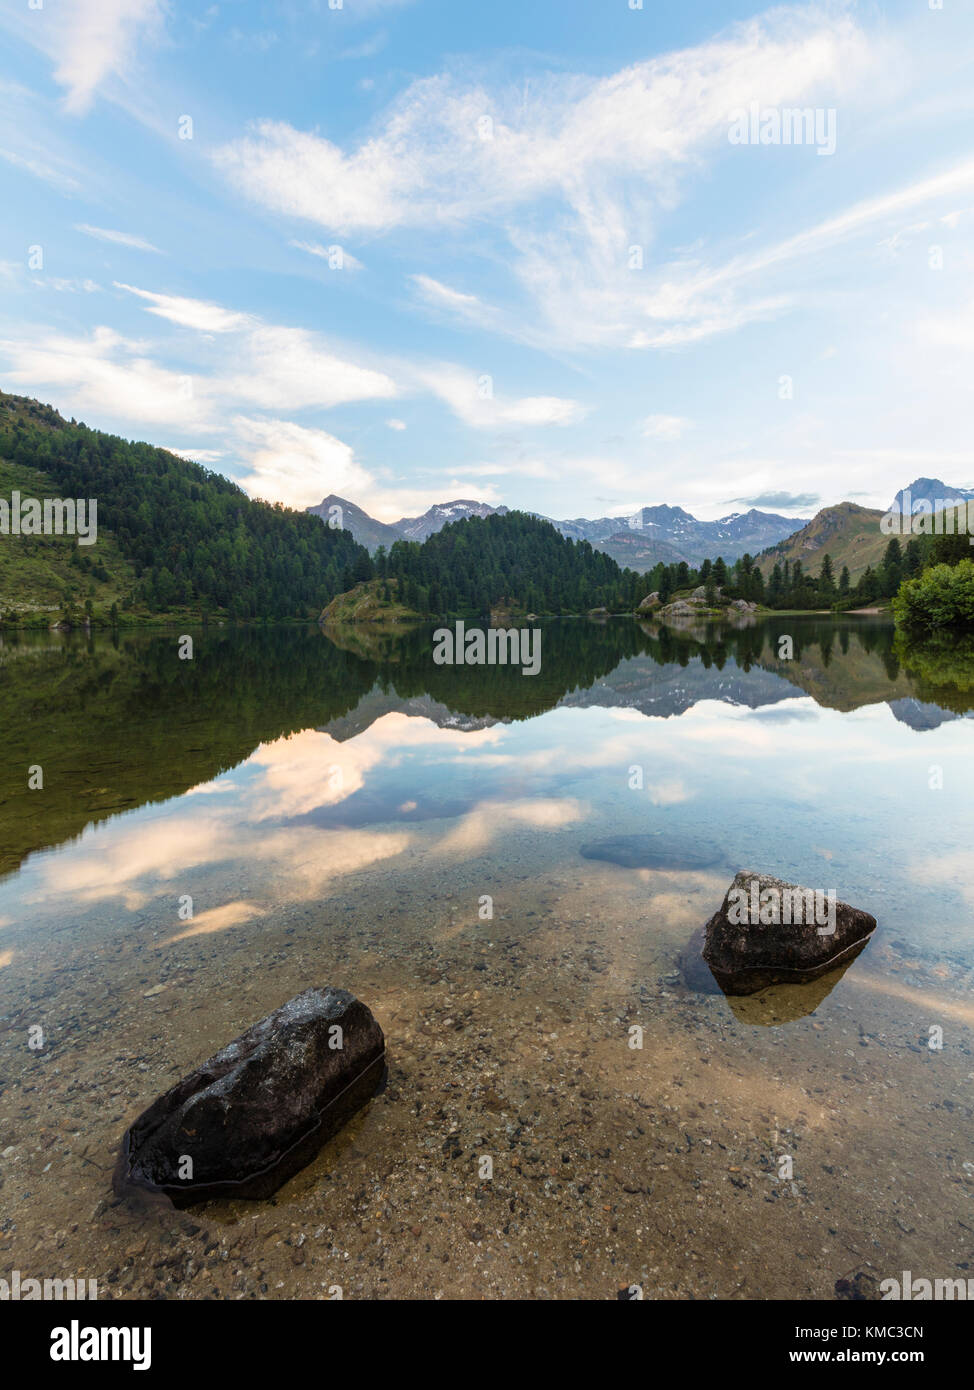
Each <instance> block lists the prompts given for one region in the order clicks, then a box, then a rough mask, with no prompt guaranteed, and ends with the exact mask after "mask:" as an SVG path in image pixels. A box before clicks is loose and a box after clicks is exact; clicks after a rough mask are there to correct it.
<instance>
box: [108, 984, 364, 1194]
mask: <svg viewBox="0 0 974 1390" xmlns="http://www.w3.org/2000/svg"><path fill="white" fill-rule="evenodd" d="M384 1075H385V1041H384V1039H383V1036H382V1029H381V1028H380V1027H379V1025H378V1024H377V1023H376V1021H375V1019H374V1018H373V1017H372V1014H371V1012H370V1011H369V1010H368V1009H367V1008H366V1006H365V1005H364V1004H362V1003H360V1002H359V1000H357V999H356V998H355V997H354V995H352V994H349V992H348V991H347V990H343V989H331V988H325V989H307V990H305V991H304V993H303V994H299V995H296V996H295V998H293V999H291V1000H289V1001H288V1002H287V1003H286V1004H284V1005H282V1007H281V1008H279V1009H277V1010H275V1012H274V1013H272V1014H269V1015H268V1016H267V1017H266V1018H264V1019H261V1021H260V1022H259V1023H255V1024H254V1025H253V1027H252V1028H249V1029H248V1030H247V1032H246V1033H243V1034H241V1036H240V1037H239V1038H237V1039H235V1040H234V1041H233V1042H232V1043H230V1044H229V1045H228V1046H227V1047H225V1048H223V1049H222V1051H220V1052H218V1053H216V1055H215V1056H213V1057H211V1058H210V1059H209V1061H206V1062H204V1063H203V1065H202V1066H201V1067H199V1068H197V1070H196V1071H194V1072H192V1073H191V1074H190V1075H189V1076H187V1077H184V1078H183V1080H182V1081H180V1082H178V1083H177V1084H176V1085H175V1086H173V1087H172V1089H171V1090H169V1091H167V1092H166V1093H165V1095H163V1096H160V1097H159V1099H158V1100H156V1101H155V1102H154V1103H153V1104H152V1105H150V1106H149V1108H148V1110H146V1111H145V1112H144V1113H143V1114H142V1115H140V1116H139V1118H138V1119H137V1120H136V1121H135V1123H134V1124H133V1125H132V1126H131V1127H130V1128H129V1129H128V1130H127V1132H126V1134H125V1137H124V1139H123V1141H122V1148H121V1152H120V1154H119V1158H118V1163H117V1165H116V1168H115V1175H114V1179H113V1186H114V1188H115V1192H116V1194H118V1195H119V1196H122V1195H125V1194H128V1193H131V1192H133V1191H143V1192H149V1193H163V1194H165V1195H166V1196H168V1197H169V1198H170V1199H171V1200H172V1202H173V1203H174V1204H175V1205H176V1206H178V1207H185V1206H189V1205H190V1204H192V1203H194V1202H201V1201H205V1200H206V1199H208V1198H211V1197H267V1196H269V1195H270V1194H271V1193H272V1192H275V1191H276V1190H277V1188H279V1187H280V1186H281V1184H282V1183H284V1182H286V1181H287V1179H288V1178H291V1177H293V1176H294V1174H295V1173H297V1172H298V1171H299V1170H300V1169H301V1168H303V1167H304V1166H305V1164H306V1163H308V1162H309V1161H310V1160H311V1159H312V1158H313V1157H314V1156H315V1154H316V1153H317V1152H318V1150H319V1149H320V1148H321V1146H322V1145H323V1144H324V1143H325V1141H326V1140H327V1139H330V1138H331V1137H332V1135H334V1134H335V1133H337V1131H338V1130H339V1129H341V1127H342V1125H344V1124H345V1122H346V1120H348V1119H349V1118H350V1116H352V1115H353V1114H354V1113H355V1112H356V1111H357V1110H359V1109H360V1108H361V1107H362V1106H363V1105H365V1103H366V1102H367V1101H368V1100H369V1099H370V1098H371V1097H372V1095H373V1094H374V1093H375V1091H376V1089H377V1088H378V1086H379V1084H380V1083H381V1081H382V1080H383V1077H384Z"/></svg>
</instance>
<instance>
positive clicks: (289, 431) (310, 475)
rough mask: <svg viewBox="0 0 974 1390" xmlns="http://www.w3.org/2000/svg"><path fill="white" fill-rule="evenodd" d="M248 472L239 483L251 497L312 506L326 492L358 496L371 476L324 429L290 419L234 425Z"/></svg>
mask: <svg viewBox="0 0 974 1390" xmlns="http://www.w3.org/2000/svg"><path fill="white" fill-rule="evenodd" d="M234 427H235V429H236V431H237V434H238V435H239V438H240V441H241V444H242V447H243V449H244V450H249V457H248V460H247V466H248V467H249V469H250V472H249V473H247V475H246V476H245V477H243V478H242V479H241V483H242V484H243V486H244V487H245V488H246V489H247V491H248V492H249V493H250V494H251V496H253V497H263V498H265V499H266V500H267V501H269V502H284V503H285V504H286V505H287V506H289V507H311V506H314V505H315V504H316V503H317V502H320V501H321V499H322V498H323V497H327V496H328V494H329V493H332V492H335V493H338V495H339V496H341V497H348V496H352V497H356V498H357V497H358V496H359V495H360V493H362V492H364V491H365V489H366V488H368V487H369V486H370V485H371V478H370V477H369V475H368V473H366V471H365V469H364V468H362V467H361V465H360V464H358V463H356V461H355V456H354V454H353V452H352V450H351V448H350V447H349V445H347V444H344V443H343V442H342V441H341V440H340V439H336V438H335V436H334V435H332V434H328V433H327V432H326V431H325V430H317V429H308V428H306V427H305V426H303V425H296V424H294V423H293V422H291V421H289V420H260V419H251V418H248V417H246V416H239V417H238V418H237V419H236V420H235V421H234Z"/></svg>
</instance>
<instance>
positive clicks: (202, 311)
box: [114, 280, 255, 333]
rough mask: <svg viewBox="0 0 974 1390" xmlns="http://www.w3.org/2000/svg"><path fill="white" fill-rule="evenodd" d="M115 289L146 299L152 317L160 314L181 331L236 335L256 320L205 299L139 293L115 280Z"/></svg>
mask: <svg viewBox="0 0 974 1390" xmlns="http://www.w3.org/2000/svg"><path fill="white" fill-rule="evenodd" d="M114 283H115V288H116V289H119V290H127V291H128V293H129V294H135V295H138V297H139V298H140V299H146V300H148V302H149V305H150V307H149V308H148V309H147V310H146V312H147V313H149V314H157V315H158V316H159V318H161V319H168V320H169V322H170V323H176V324H179V326H180V327H181V328H195V329H198V330H199V332H201V333H233V332H236V331H237V330H239V329H241V328H247V327H248V326H249V325H250V324H252V323H254V322H255V320H254V319H253V318H251V317H250V315H249V314H238V313H235V312H234V311H233V310H230V309H223V308H221V307H220V305H219V304H210V303H208V302H207V301H206V300H203V299H185V298H183V297H181V296H179V295H173V294H155V293H153V291H152V290H140V289H136V287H135V286H134V285H123V284H122V283H121V282H120V281H118V280H116V281H115V282H114Z"/></svg>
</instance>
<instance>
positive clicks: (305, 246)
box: [288, 241, 363, 270]
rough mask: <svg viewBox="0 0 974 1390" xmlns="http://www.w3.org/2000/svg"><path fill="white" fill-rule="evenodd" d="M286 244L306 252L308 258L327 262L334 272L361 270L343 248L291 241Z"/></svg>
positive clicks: (356, 259) (356, 260)
mask: <svg viewBox="0 0 974 1390" xmlns="http://www.w3.org/2000/svg"><path fill="white" fill-rule="evenodd" d="M288 244H289V245H290V246H293V247H294V248H295V249H296V250H298V251H307V253H308V255H309V256H318V257H319V258H320V259H321V260H324V261H328V263H329V265H330V266H331V268H332V269H334V270H361V269H362V268H363V267H362V262H361V261H360V260H359V259H358V258H357V257H356V256H353V255H352V253H351V252H350V251H346V250H345V248H344V246H338V245H337V244H334V245H331V246H322V245H321V244H320V243H319V242H317V241H291V242H289V243H288Z"/></svg>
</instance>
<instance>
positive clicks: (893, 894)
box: [0, 615, 974, 1299]
mask: <svg viewBox="0 0 974 1390" xmlns="http://www.w3.org/2000/svg"><path fill="white" fill-rule="evenodd" d="M540 627H541V630H542V655H541V665H540V670H539V672H538V674H537V675H536V676H524V675H522V674H521V673H520V671H519V670H517V669H510V668H504V667H496V666H494V667H451V666H439V665H436V664H434V662H433V660H432V629H431V628H417V629H415V630H413V631H409V632H400V633H396V632H383V631H378V630H376V631H373V630H370V629H369V628H367V627H364V626H363V627H359V628H354V629H347V630H345V631H343V632H342V633H340V634H337V635H334V634H333V635H326V634H325V633H324V632H323V631H320V630H319V629H317V628H314V629H303V628H276V629H275V628H265V629H237V630H235V629H231V628H227V627H211V628H209V629H200V630H199V631H195V632H193V633H192V634H190V635H192V637H193V656H192V659H189V660H183V659H181V658H180V655H179V640H178V639H179V636H180V634H179V633H177V632H176V631H159V630H155V631H129V630H127V631H123V632H122V633H121V634H114V635H113V634H112V633H111V632H97V633H94V634H92V635H86V634H83V633H77V632H76V633H69V634H62V633H56V632H45V633H40V634H26V633H23V634H20V635H17V634H7V635H5V636H4V637H3V639H2V645H0V708H2V711H3V725H2V728H3V742H4V755H5V756H4V758H3V763H2V771H0V817H2V827H0V828H2V835H0V871H2V878H0V1182H2V1202H0V1207H2V1220H0V1253H2V1260H0V1263H2V1264H3V1265H4V1266H5V1267H6V1268H11V1269H12V1268H16V1269H19V1270H20V1271H21V1274H22V1276H23V1277H27V1276H28V1275H31V1274H48V1275H55V1274H57V1275H59V1276H61V1277H70V1276H77V1277H79V1278H80V1277H89V1278H90V1277H95V1278H97V1280H98V1283H99V1292H100V1296H101V1297H108V1296H115V1297H145V1296H149V1295H152V1294H162V1295H165V1296H168V1297H189V1298H199V1297H210V1296H212V1297H216V1296H219V1297H229V1298H237V1297H239V1298H247V1297H269V1298H274V1297H276V1298H285V1297H287V1298H292V1297H317V1298H329V1297H337V1296H338V1293H337V1292H336V1291H338V1290H340V1291H341V1295H342V1296H344V1297H346V1298H354V1297H389V1298H425V1297H444V1298H450V1297H464V1298H480V1297H487V1298H501V1297H510V1298H615V1297H617V1295H618V1293H619V1291H620V1290H621V1289H624V1288H627V1287H629V1286H632V1285H638V1286H639V1287H640V1288H641V1289H642V1290H643V1291H644V1295H645V1297H647V1298H689V1297H693V1298H714V1297H716V1298H729V1297H737V1298H748V1299H751V1298H833V1297H835V1286H836V1282H837V1281H840V1280H843V1279H845V1280H855V1279H857V1278H858V1281H859V1282H858V1284H857V1286H856V1287H857V1288H861V1289H864V1290H873V1291H874V1288H875V1284H876V1282H877V1281H879V1280H882V1279H884V1278H888V1277H896V1278H899V1277H900V1276H901V1273H902V1271H903V1270H905V1269H908V1270H911V1271H912V1272H913V1274H914V1276H917V1277H919V1276H923V1277H928V1278H934V1277H939V1278H948V1277H952V1278H956V1277H966V1275H967V1274H968V1273H970V1272H971V1271H974V1201H972V1199H974V1125H972V1096H974V1088H972V1081H974V1047H972V1043H974V1036H972V1025H974V1003H972V995H971V986H972V982H974V929H972V918H974V858H972V855H971V852H970V826H971V811H972V804H974V798H972V792H971V777H970V768H971V756H972V753H974V722H972V719H971V713H972V711H974V680H972V679H970V671H971V663H968V664H967V665H965V664H964V662H963V661H958V660H955V661H954V662H953V664H952V665H951V666H950V667H949V669H948V668H947V666H946V665H943V666H939V665H938V664H937V661H936V659H935V658H931V657H930V655H929V653H927V654H926V655H925V654H924V653H922V652H920V653H917V654H911V653H910V652H909V651H905V650H904V649H903V647H902V645H901V644H899V643H898V642H897V640H896V639H895V637H894V633H893V629H892V627H891V626H890V625H889V624H888V623H886V622H885V621H883V620H881V619H877V618H869V617H844V618H835V619H832V618H826V617H807V616H803V617H789V616H785V615H782V616H775V617H774V618H771V619H767V620H764V621H758V622H756V623H754V624H753V625H751V626H748V627H742V628H741V629H739V630H728V629H724V628H718V627H706V628H699V629H693V630H686V631H673V630H672V629H667V628H659V627H655V626H652V625H649V624H640V623H638V622H636V621H634V620H630V619H612V620H608V621H605V622H598V621H593V620H585V619H575V620H569V619H564V620H554V621H546V622H544V623H542V624H540ZM785 636H787V637H790V638H791V639H792V645H793V648H794V656H793V658H792V659H785V658H783V657H782V656H781V655H780V653H781V651H782V649H783V644H782V643H781V640H780V639H781V638H782V637H785ZM38 770H40V771H39V773H38ZM39 777H40V778H42V782H43V785H42V786H39V785H36V784H37V783H38V780H39ZM29 780H31V781H33V782H34V784H35V786H36V789H33V790H32V789H29ZM633 835H640V836H644V837H650V839H649V840H644V841H642V842H640V843H641V850H640V856H641V862H640V863H637V864H635V865H634V866H632V867H627V866H625V865H623V864H619V863H615V862H612V861H611V859H606V858H602V857H592V855H593V852H594V853H595V855H600V854H602V853H603V846H602V842H604V841H611V840H613V839H614V838H616V837H620V836H633ZM583 850H585V851H586V852H585V853H583ZM738 869H754V870H760V871H762V872H767V873H772V874H775V875H777V876H779V877H781V878H784V879H786V880H789V881H792V882H797V883H802V884H805V885H807V886H810V887H814V888H821V889H831V888H834V889H835V890H836V892H837V894H838V897H839V899H840V900H842V901H845V902H849V903H852V904H853V905H855V906H857V907H861V908H864V909H865V910H867V911H868V912H871V913H872V914H873V915H874V916H875V917H876V918H877V919H878V923H879V926H878V930H877V931H876V933H875V934H874V936H873V938H872V939H871V941H870V942H869V944H868V946H867V947H866V949H865V951H864V952H863V953H862V955H861V956H859V957H858V958H857V959H856V960H855V961H854V962H853V963H852V964H851V965H850V966H849V967H848V968H847V969H846V970H845V971H838V972H835V973H834V974H833V975H831V976H827V977H825V978H824V979H823V980H821V981H819V982H816V983H815V984H812V985H803V986H779V987H776V988H773V989H769V990H765V991H763V992H762V993H761V994H758V995H753V996H749V997H747V998H736V999H729V998H725V997H724V996H723V995H721V994H717V995H713V994H698V993H695V992H694V991H692V990H691V989H689V988H688V987H687V985H686V984H685V982H684V980H683V977H682V975H681V973H680V970H679V964H678V963H679V957H680V953H681V952H682V950H683V949H684V947H685V946H686V943H687V941H688V939H689V937H690V935H691V933H692V932H693V931H694V930H695V929H696V928H697V927H699V926H701V925H702V924H703V923H704V922H705V921H706V920H707V919H708V918H709V917H710V916H711V914H712V913H713V912H714V911H715V910H716V909H717V907H718V906H719V904H720V902H721V899H722V897H723V894H724V892H725V890H726V888H727V886H728V884H729V883H730V881H731V879H732V878H733V875H734V873H735V872H736V871H737V870H738ZM327 984H331V985H336V986H342V987H345V988H347V989H350V990H351V991H352V992H353V993H355V994H356V995H358V996H359V998H361V999H362V1000H364V1002H365V1003H366V1004H368V1005H369V1007H370V1008H371V1009H372V1011H373V1013H374V1014H375V1016H376V1018H377V1019H378V1021H379V1023H380V1024H381V1026H382V1028H383V1030H384V1031H385V1035H386V1046H387V1050H388V1059H389V1084H388V1086H387V1088H386V1089H385V1090H384V1091H383V1092H382V1093H381V1094H380V1095H378V1096H377V1097H376V1098H375V1099H374V1100H373V1102H372V1103H371V1104H370V1105H369V1106H368V1107H367V1109H366V1110H365V1111H363V1112H362V1113H361V1114H360V1115H358V1116H357V1117H356V1118H355V1119H354V1120H353V1121H352V1122H351V1124H350V1125H349V1126H348V1127H347V1128H346V1129H345V1130H344V1131H343V1133H342V1134H341V1135H340V1136H339V1137H338V1138H337V1139H335V1140H334V1141H332V1142H331V1143H330V1144H329V1145H327V1146H326V1148H325V1149H324V1150H323V1151H322V1153H321V1154H320V1156H319V1157H318V1158H317V1159H316V1160H315V1161H314V1162H313V1163H311V1164H310V1165H309V1166H308V1167H307V1168H306V1169H304V1171H303V1172H302V1173H301V1174H299V1175H298V1176H297V1177H296V1178H294V1179H293V1180H292V1181H291V1182H289V1183H288V1184H287V1185H286V1186H285V1187H283V1188H282V1189H281V1190H280V1191H279V1192H278V1193H277V1195H276V1197H274V1198H272V1199H270V1200H269V1201H265V1202H252V1203H248V1202H243V1201H238V1202H231V1201H223V1202H211V1203H208V1204H206V1205H205V1206H202V1207H198V1208H194V1209H192V1210H189V1211H184V1212H175V1211H174V1210H172V1209H171V1208H170V1207H168V1206H166V1205H164V1204H163V1205H159V1206H153V1207H150V1208H147V1209H145V1210H133V1209H131V1208H130V1206H128V1205H127V1204H125V1203H119V1202H117V1201H116V1199H115V1198H114V1197H113V1196H112V1192H111V1170H112V1167H113V1163H114V1158H115V1154H116V1152H117V1149H118V1144H119V1140H120V1139H121V1136H122V1133H123V1131H124V1129H125V1127H126V1126H127V1125H128V1124H129V1123H130V1122H131V1120H132V1119H133V1118H134V1117H135V1116H136V1115H137V1114H138V1113H139V1112H140V1111H141V1110H143V1109H144V1108H145V1107H146V1106H147V1105H148V1104H149V1103H150V1102H151V1101H152V1100H153V1099H154V1098H155V1097H156V1096H157V1095H158V1094H160V1093H161V1092H162V1091H164V1090H166V1089H167V1088H168V1087H169V1086H170V1085H172V1084H173V1083H174V1082H175V1081H176V1080H177V1079H178V1078H179V1077H180V1076H182V1075H183V1074H185V1073H186V1072H188V1071H190V1070H192V1069H193V1068H194V1067H195V1066H196V1065H197V1064H198V1063H199V1062H201V1061H202V1060H203V1059H204V1058H206V1057H208V1056H209V1055H210V1054H211V1053H213V1052H215V1051H216V1050H217V1049H218V1048H220V1047H221V1046H223V1045H224V1044H225V1043H227V1042H229V1041H230V1040H231V1039H232V1038H234V1037H236V1036H237V1035H238V1034H239V1033H240V1032H242V1031H243V1030H244V1029H245V1028H246V1027H247V1026H249V1025H250V1024H251V1023H253V1022H254V1021H256V1020H257V1019H259V1018H261V1017H263V1016H264V1015H265V1014H267V1013H269V1012H270V1011H271V1010H273V1009H274V1008H276V1007H278V1006H279V1005H280V1004H282V1003H283V1002H284V1001H285V1000H286V999H288V998H290V997H291V996H292V995H294V994H297V993H299V992H300V991H302V990H303V989H305V988H306V987H308V986H309V985H327ZM639 1030H641V1032H640V1031H639ZM638 1042H641V1046H637V1045H634V1044H635V1043H638ZM485 1157H486V1158H489V1159H490V1160H491V1165H492V1169H493V1175H492V1176H491V1177H490V1178H484V1177H483V1176H482V1173H483V1171H484V1164H483V1159H484V1158H485Z"/></svg>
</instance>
